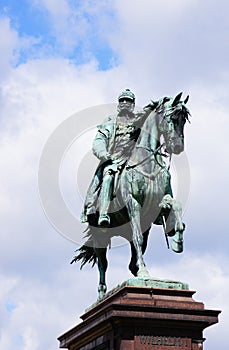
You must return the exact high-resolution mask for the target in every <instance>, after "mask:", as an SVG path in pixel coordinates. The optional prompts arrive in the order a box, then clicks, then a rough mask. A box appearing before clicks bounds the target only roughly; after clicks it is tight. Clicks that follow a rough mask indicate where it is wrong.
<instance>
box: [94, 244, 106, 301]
mask: <svg viewBox="0 0 229 350" xmlns="http://www.w3.org/2000/svg"><path fill="white" fill-rule="evenodd" d="M94 250H95V253H96V256H97V260H98V269H99V287H98V293H99V297H98V298H99V299H100V298H102V297H103V296H104V295H105V294H106V291H107V285H106V270H107V266H108V262H107V257H106V253H107V248H94Z"/></svg>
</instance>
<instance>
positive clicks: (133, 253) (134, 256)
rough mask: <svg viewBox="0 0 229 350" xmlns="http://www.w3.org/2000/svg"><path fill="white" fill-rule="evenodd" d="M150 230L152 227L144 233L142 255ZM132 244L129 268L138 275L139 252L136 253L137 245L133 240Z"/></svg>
mask: <svg viewBox="0 0 229 350" xmlns="http://www.w3.org/2000/svg"><path fill="white" fill-rule="evenodd" d="M149 230H150V229H148V230H147V231H146V232H144V233H143V243H142V255H143V254H144V253H145V251H146V247H147V241H148V236H149ZM130 246H131V260H130V263H129V270H130V272H131V273H132V274H133V275H134V276H135V277H136V276H137V273H138V266H137V254H136V249H135V246H134V244H133V242H130Z"/></svg>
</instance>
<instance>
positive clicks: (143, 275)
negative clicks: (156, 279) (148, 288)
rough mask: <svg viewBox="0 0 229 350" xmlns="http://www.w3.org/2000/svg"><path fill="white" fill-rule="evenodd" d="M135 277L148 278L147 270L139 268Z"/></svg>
mask: <svg viewBox="0 0 229 350" xmlns="http://www.w3.org/2000/svg"><path fill="white" fill-rule="evenodd" d="M137 277H140V278H150V274H149V271H148V270H147V269H146V268H141V269H139V270H138V272H137Z"/></svg>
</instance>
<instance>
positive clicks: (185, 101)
mask: <svg viewBox="0 0 229 350" xmlns="http://www.w3.org/2000/svg"><path fill="white" fill-rule="evenodd" d="M188 100H189V95H188V96H187V97H186V99H185V100H184V103H185V104H186V103H187V102H188Z"/></svg>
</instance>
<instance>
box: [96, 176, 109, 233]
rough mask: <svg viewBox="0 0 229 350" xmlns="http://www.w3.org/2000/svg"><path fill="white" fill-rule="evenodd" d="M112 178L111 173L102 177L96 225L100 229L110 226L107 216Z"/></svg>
mask: <svg viewBox="0 0 229 350" xmlns="http://www.w3.org/2000/svg"><path fill="white" fill-rule="evenodd" d="M112 181H113V176H112V174H111V173H109V172H108V173H107V174H106V175H105V176H104V177H103V182H102V186H101V191H100V195H99V202H100V215H99V219H98V225H99V226H102V227H108V226H109V225H110V216H109V214H108V210H109V205H110V200H111V187H112V186H111V185H112Z"/></svg>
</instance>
